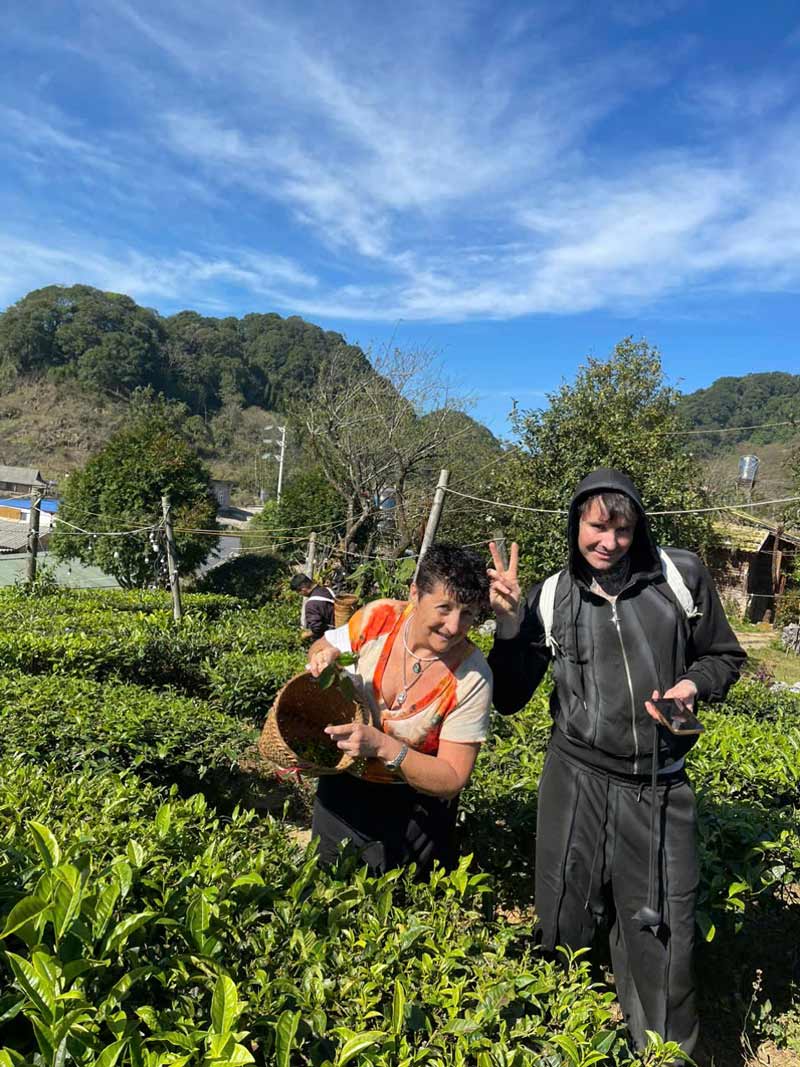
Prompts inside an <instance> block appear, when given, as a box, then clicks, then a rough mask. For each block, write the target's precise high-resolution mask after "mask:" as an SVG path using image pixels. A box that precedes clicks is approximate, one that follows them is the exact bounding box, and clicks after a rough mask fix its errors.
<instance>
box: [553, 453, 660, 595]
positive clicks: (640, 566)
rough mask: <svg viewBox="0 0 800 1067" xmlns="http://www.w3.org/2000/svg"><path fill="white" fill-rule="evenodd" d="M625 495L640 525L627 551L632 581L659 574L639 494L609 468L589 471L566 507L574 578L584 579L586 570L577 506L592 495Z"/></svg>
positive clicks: (632, 486)
mask: <svg viewBox="0 0 800 1067" xmlns="http://www.w3.org/2000/svg"><path fill="white" fill-rule="evenodd" d="M603 492H609V493H624V494H625V496H628V497H630V498H631V500H632V501H633V503H634V504H635V506H636V510H637V511H638V513H639V521H638V522H637V524H636V530H635V532H634V535H633V543H632V544H631V547H630V548H629V549H628V558H629V559H630V561H631V577H639V576H645V575H653V574H657V573H660V572H661V562H660V560H659V556H658V547H657V546H656V543H655V540H654V539H653V534H652V532H651V530H650V524H649V523H648V521H647V516H646V515H645V513H644V505H643V504H642V498H641V497H640V496H639V490H638V489H637V488H636V486H635V485H634V484H633V482H632V481H631V480H630V478H629V477H628V476H627V474H623V473H622V471H615V470H612V469H611V468H609V467H600V468H598V469H597V470H596V471H592V473H591V474H587V476H586V477H585V478H584V479H583V481H582V482H581V483H580V485H579V486H578V488H577V489H576V490H575V492H574V494H573V496H572V500H571V501H570V503H569V520H568V524H567V537H568V539H569V569H570V573H571V574H572V575H573V576H577V577H586V571H587V566H586V562H585V560H584V558H583V556H582V555H581V554H580V551H579V550H578V521H579V512H578V505H579V504H580V503H581V501H582V500H584V499H585V498H586V497H587V496H593V495H594V494H595V493H603Z"/></svg>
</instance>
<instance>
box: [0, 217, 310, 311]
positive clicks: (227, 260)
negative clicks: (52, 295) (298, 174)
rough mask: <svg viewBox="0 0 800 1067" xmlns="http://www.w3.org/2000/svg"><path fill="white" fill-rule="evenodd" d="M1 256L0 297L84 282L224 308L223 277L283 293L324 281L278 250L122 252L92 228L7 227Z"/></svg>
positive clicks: (265, 292)
mask: <svg viewBox="0 0 800 1067" xmlns="http://www.w3.org/2000/svg"><path fill="white" fill-rule="evenodd" d="M0 264H2V265H4V266H0V305H6V304H8V303H10V302H12V301H13V300H14V299H15V297H18V296H19V295H21V291H22V292H23V293H24V292H25V291H26V290H27V289H32V288H37V287H40V286H42V285H75V284H78V283H82V284H86V285H94V286H96V287H97V288H99V289H106V290H110V291H113V292H120V293H126V294H128V295H130V296H132V297H134V299H136V300H139V301H142V302H144V303H148V302H150V301H158V302H163V303H166V304H169V305H177V304H179V303H181V302H183V301H184V300H185V299H186V294H187V293H191V294H192V299H193V302H194V303H195V304H199V305H203V306H208V307H210V306H216V307H218V308H219V309H224V307H225V304H224V302H223V301H221V300H220V298H219V296H218V286H219V285H220V284H223V285H234V286H240V287H242V288H243V289H245V290H247V291H248V292H250V293H252V294H254V295H256V296H262V297H268V298H270V299H271V298H273V297H274V298H275V299H277V300H280V299H281V297H280V293H281V289H282V287H284V286H291V287H292V288H298V289H313V288H314V286H315V285H316V284H317V279H316V278H314V277H313V276H311V275H309V274H308V273H307V272H305V271H304V270H302V269H301V268H300V267H298V266H297V265H296V264H294V263H292V262H290V261H289V260H285V259H283V258H281V257H279V256H267V255H263V254H259V253H254V252H252V251H249V250H238V251H236V250H229V254H228V255H226V256H222V257H220V256H216V257H215V256H212V255H209V256H207V257H203V256H200V255H198V254H197V253H194V252H179V253H178V254H176V255H174V256H171V257H156V256H146V255H142V254H140V253H138V252H135V251H131V250H128V251H127V252H123V253H122V254H120V253H118V252H117V253H115V252H112V251H108V250H105V249H102V248H99V247H98V246H97V244H96V243H93V242H92V240H91V239H90V238H87V237H86V236H76V235H69V234H61V235H58V236H57V237H55V239H53V240H51V241H50V242H49V243H47V244H43V243H37V242H33V241H27V240H24V239H21V238H19V237H16V236H14V235H9V234H2V233H0Z"/></svg>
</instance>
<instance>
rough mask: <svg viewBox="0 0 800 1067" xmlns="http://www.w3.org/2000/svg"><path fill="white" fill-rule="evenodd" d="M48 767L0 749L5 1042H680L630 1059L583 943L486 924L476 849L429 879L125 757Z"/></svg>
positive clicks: (183, 1050)
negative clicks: (530, 941) (109, 765)
mask: <svg viewBox="0 0 800 1067" xmlns="http://www.w3.org/2000/svg"><path fill="white" fill-rule="evenodd" d="M42 778H44V781H42ZM56 784H57V779H56V778H55V775H54V773H53V771H52V770H47V769H45V770H44V771H43V772H39V773H32V772H31V770H30V768H27V767H21V766H18V765H17V766H15V765H13V764H10V763H8V762H6V763H3V764H2V772H0V810H2V811H3V812H7V813H8V815H9V820H8V822H7V824H6V834H5V840H4V842H3V845H4V847H3V851H2V858H0V863H2V870H3V883H4V885H5V887H6V892H5V893H4V894H3V895H2V897H0V941H2V944H3V953H2V957H1V962H0V967H2V973H3V985H4V995H3V998H2V1007H3V1016H2V1018H3V1022H0V1027H2V1029H0V1040H2V1041H3V1044H4V1045H5V1053H6V1055H7V1056H8V1057H9V1059H8V1062H11V1063H15V1062H23V1060H24V1061H25V1062H29V1061H30V1060H31V1059H32V1058H33V1057H34V1056H35V1055H37V1054H38V1056H39V1057H40V1059H41V1061H42V1062H55V1060H56V1058H57V1057H59V1055H60V1059H59V1062H60V1061H61V1060H64V1061H65V1062H67V1061H72V1062H76V1063H81V1064H84V1063H85V1064H89V1063H103V1064H111V1063H120V1064H125V1065H126V1067H127V1065H128V1064H131V1065H138V1064H142V1063H153V1064H155V1063H157V1062H158V1063H175V1064H182V1063H188V1062H196V1063H198V1064H203V1065H208V1067H210V1065H211V1064H217V1065H219V1067H222V1065H223V1064H231V1065H233V1064H241V1063H247V1062H250V1061H251V1059H252V1058H253V1055H254V1053H256V1054H257V1055H258V1057H259V1060H260V1061H261V1062H267V1063H276V1064H284V1065H289V1064H297V1065H314V1067H325V1065H328V1067H334V1065H344V1064H347V1063H349V1062H353V1063H356V1062H357V1063H361V1064H366V1063H372V1064H375V1065H376V1067H377V1065H381V1067H390V1065H392V1067H394V1065H396V1064H398V1063H408V1064H420V1065H429V1067H436V1065H439V1067H456V1065H462V1064H465V1063H476V1064H479V1065H481V1067H523V1065H524V1064H525V1063H527V1062H530V1060H531V1058H532V1057H533V1056H536V1057H537V1058H538V1057H539V1056H546V1057H547V1062H552V1063H554V1064H555V1063H560V1064H574V1065H579V1064H586V1065H589V1064H591V1063H594V1062H612V1063H620V1064H621V1063H631V1064H632V1063H644V1062H646V1063H649V1064H662V1063H666V1062H667V1060H668V1057H669V1055H670V1054H674V1052H675V1048H674V1046H664V1047H661V1048H658V1043H657V1042H656V1043H654V1045H653V1047H652V1048H651V1050H650V1051H649V1052H648V1054H647V1058H646V1059H638V1058H637V1059H631V1058H630V1057H629V1056H628V1054H627V1053H626V1052H625V1048H624V1039H623V1033H622V1030H621V1027H620V1026H619V1024H618V1022H616V1021H615V1019H614V1016H613V1012H612V1007H611V1001H612V994H611V993H608V992H605V991H603V990H602V989H600V988H599V987H597V986H595V985H593V984H592V982H591V978H590V975H589V970H588V965H587V964H586V962H585V961H584V960H582V959H580V958H577V957H574V958H571V959H568V960H567V966H566V969H565V970H562V969H560V968H558V967H557V966H556V965H555V964H553V963H546V962H544V961H542V960H540V959H538V958H537V957H536V956H535V955H532V954H531V951H530V949H529V948H528V947H527V945H526V940H527V939H526V936H525V934H526V931H515V930H514V929H513V928H511V927H508V926H506V925H505V924H500V925H495V924H487V923H486V922H485V921H484V920H483V917H482V907H481V900H482V896H483V894H484V892H485V881H484V878H483V877H482V876H480V875H475V874H473V873H472V872H471V871H470V870H469V867H468V865H467V863H463V864H462V865H461V867H460V868H459V869H458V870H457V871H455V872H453V873H452V874H451V875H449V876H447V875H444V874H443V873H442V872H441V871H440V872H438V873H436V874H434V876H433V878H432V879H431V882H430V884H426V885H415V884H414V883H413V882H412V881H411V878H410V877H409V875H408V874H405V875H403V874H401V873H400V872H397V871H395V872H392V873H391V874H389V875H386V876H384V877H383V878H380V879H372V878H368V877H366V875H365V874H364V872H363V871H361V872H356V871H355V870H354V869H353V867H352V864H350V866H347V865H345V864H343V865H342V867H340V869H339V870H338V871H337V872H335V873H334V874H333V875H329V874H326V873H324V872H321V871H319V870H317V868H316V860H315V858H314V857H313V855H310V854H306V855H305V856H303V855H301V854H298V853H297V851H296V850H294V849H293V848H292V847H291V845H290V844H289V841H288V838H287V836H286V835H285V833H284V831H283V828H282V827H281V826H280V825H279V824H278V823H275V822H274V821H272V820H270V819H267V820H258V821H256V820H255V819H254V817H253V816H250V815H246V814H242V813H235V814H234V815H233V817H232V818H231V819H230V820H225V821H223V820H220V819H219V818H218V817H216V816H214V814H213V813H212V812H211V811H209V809H208V807H207V805H206V803H205V802H204V801H203V799H202V798H201V797H198V796H195V797H192V798H191V799H189V800H182V799H180V798H179V797H178V796H177V795H175V794H174V793H172V794H165V793H164V792H163V791H155V790H152V789H149V788H147V787H144V788H141V789H140V788H137V784H136V782H135V779H133V777H132V776H123V777H122V778H115V777H113V776H111V775H108V774H105V775H103V776H101V781H100V782H98V781H97V780H96V779H94V780H93V779H92V778H91V777H89V776H86V775H80V776H77V777H76V778H74V779H73V780H72V781H71V783H70V784H69V786H68V788H67V789H66V790H60V789H58V788H56ZM98 785H102V789H98V788H97V787H98ZM43 812H46V816H47V819H46V821H42V818H41V817H40V816H41V815H42V813H43ZM75 823H77V824H78V825H81V826H85V827H86V832H85V833H83V834H81V835H75V834H72V833H68V832H67V829H68V827H70V826H71V825H74V824H75ZM342 879H346V884H343V881H342ZM409 916H411V917H412V918H411V919H410V920H409ZM9 1020H13V1021H12V1023H11V1025H9ZM12 1042H13V1043H12ZM18 1058H19V1059H18Z"/></svg>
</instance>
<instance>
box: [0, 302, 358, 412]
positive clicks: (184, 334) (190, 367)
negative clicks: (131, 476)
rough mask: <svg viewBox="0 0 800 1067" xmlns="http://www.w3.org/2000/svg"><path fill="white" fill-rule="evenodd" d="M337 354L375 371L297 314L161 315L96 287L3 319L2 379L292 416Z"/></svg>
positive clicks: (23, 307)
mask: <svg viewBox="0 0 800 1067" xmlns="http://www.w3.org/2000/svg"><path fill="white" fill-rule="evenodd" d="M334 351H337V352H341V351H344V352H345V353H346V355H347V357H348V358H349V360H351V361H352V362H353V363H354V364H355V366H356V367H357V369H359V370H362V371H363V373H364V374H372V373H373V371H372V367H371V365H370V362H369V360H368V359H367V357H366V356H365V355H364V353H363V352H362V350H361V349H360V348H358V347H357V346H356V345H349V344H347V342H346V341H345V339H344V338H343V337H342V336H341V334H338V333H334V332H332V331H326V330H322V329H321V328H320V327H319V326H315V325H313V324H312V323H309V322H306V321H305V320H304V319H301V318H299V317H296V316H292V317H290V318H285V319H284V318H281V316H280V315H277V314H275V313H269V314H249V315H244V316H243V317H242V318H241V319H237V318H234V317H233V316H230V317H227V318H212V317H208V316H203V315H200V314H198V313H197V312H196V311H181V312H178V314H176V315H169V316H162V315H159V313H158V312H156V311H153V310H151V309H150V308H144V307H141V306H140V305H139V304H137V303H136V302H135V301H134V300H132V299H131V298H130V297H129V296H125V295H123V294H120V293H106V292H102V291H101V290H99V289H93V288H92V287H91V286H88V285H73V286H70V287H68V288H67V287H63V286H57V285H51V286H47V287H46V288H44V289H36V290H34V291H33V292H31V293H28V295H27V296H25V297H23V298H22V299H21V300H19V301H18V302H17V303H16V304H14V305H12V306H11V307H10V308H8V309H7V310H6V311H5V312H3V313H2V314H0V373H2V380H3V381H5V382H8V381H9V380H10V379H11V378H13V377H14V376H15V375H21V376H30V375H35V374H39V375H41V374H44V375H46V376H47V377H48V378H49V379H50V380H51V381H55V382H57V383H58V382H77V383H78V384H80V385H81V386H83V387H84V388H85V389H88V390H89V391H93V390H94V391H97V392H99V393H103V394H106V395H110V396H115V397H119V398H123V399H124V398H126V397H127V396H129V395H130V394H131V393H132V392H134V391H135V390H136V389H139V388H146V387H151V388H152V389H154V390H155V391H156V392H162V393H163V394H164V395H165V396H167V397H170V398H171V399H176V400H180V401H182V402H183V403H185V404H186V405H187V406H188V408H189V410H190V411H191V412H192V413H194V414H198V415H203V416H208V415H209V414H213V413H214V412H216V411H219V410H220V408H222V406H223V405H224V404H225V403H226V402H229V401H231V400H235V401H236V402H238V403H240V404H241V405H242V406H243V407H252V406H256V407H261V408H264V409H265V410H273V411H274V410H284V409H285V405H286V403H287V401H289V400H290V399H292V398H295V397H297V396H298V395H302V393H303V391H304V390H305V389H307V388H308V387H310V386H311V385H312V384H313V382H314V381H315V380H316V377H317V373H318V370H319V367H320V365H321V363H322V361H323V360H325V359H326V358H327V357H329V356H330V355H331V354H332V353H333V352H334Z"/></svg>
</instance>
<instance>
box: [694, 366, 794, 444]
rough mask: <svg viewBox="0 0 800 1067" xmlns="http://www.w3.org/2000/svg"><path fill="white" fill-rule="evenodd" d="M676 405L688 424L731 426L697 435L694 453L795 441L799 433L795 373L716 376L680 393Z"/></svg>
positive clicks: (770, 372)
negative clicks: (706, 384) (707, 383)
mask: <svg viewBox="0 0 800 1067" xmlns="http://www.w3.org/2000/svg"><path fill="white" fill-rule="evenodd" d="M679 409H680V412H681V414H682V415H683V417H684V418H685V419H686V421H687V422H688V423H689V425H690V426H691V427H692V428H693V429H697V430H702V429H705V428H707V427H708V428H709V429H711V428H713V429H726V430H731V431H733V432H731V433H726V434H709V436H708V437H705V436H704V435H700V434H698V436H697V437H696V438H695V439H694V441H693V445H694V447H695V451H696V452H697V453H698V454H700V455H712V454H713V455H720V454H724V453H726V452H728V451H730V450H731V448H732V447H734V446H738V445H740V444H742V443H746V444H748V445H749V446H753V447H755V446H758V445H768V444H771V443H774V442H791V441H796V439H797V437H798V433H800V374H786V373H784V372H782V371H769V372H767V373H765V374H745V375H744V376H743V377H740V378H717V380H716V381H715V382H713V383H712V384H711V385H710V386H709V387H708V388H707V389H698V390H697V391H696V392H694V393H688V394H687V395H686V396H684V397H682V398H681V401H680V405H679ZM792 422H794V425H792ZM778 423H783V425H776V424H778ZM764 424H770V425H764ZM738 427H741V429H737V428H738ZM749 427H761V428H760V429H750V428H749Z"/></svg>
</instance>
